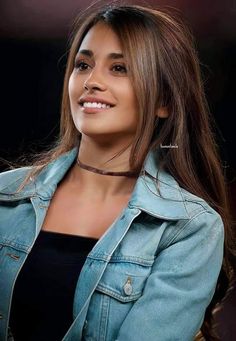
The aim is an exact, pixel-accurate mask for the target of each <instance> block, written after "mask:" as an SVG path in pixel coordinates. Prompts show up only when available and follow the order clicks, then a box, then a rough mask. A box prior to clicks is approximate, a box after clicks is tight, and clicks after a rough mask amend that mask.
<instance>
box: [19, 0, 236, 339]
mask: <svg viewBox="0 0 236 341" xmlns="http://www.w3.org/2000/svg"><path fill="white" fill-rule="evenodd" d="M99 22H102V23H104V24H106V25H108V26H109V27H110V28H111V29H112V30H113V31H114V32H115V33H116V34H117V36H118V38H119V39H120V42H121V46H122V49H123V51H122V52H123V54H124V57H125V59H126V61H127V63H128V70H129V77H130V78H131V80H132V84H133V87H134V91H135V94H136V98H137V104H138V110H139V112H138V114H139V118H138V127H137V131H136V135H135V137H134V142H133V145H132V149H131V155H130V169H132V170H136V171H140V170H141V169H142V166H143V162H144V160H145V158H146V156H147V153H148V152H149V150H150V149H158V153H159V161H160V165H159V166H160V168H161V167H162V168H164V169H165V170H166V171H167V172H169V173H170V174H171V175H172V176H173V177H174V178H175V179H176V180H177V182H178V183H179V185H180V186H181V187H183V188H184V189H186V190H188V191H189V192H191V193H193V194H195V195H197V196H199V197H201V198H203V199H205V200H206V202H208V203H209V205H211V206H212V207H213V208H214V209H215V210H216V211H217V212H219V214H220V215H221V217H222V220H223V222H224V227H225V253H224V262H223V266H222V270H221V273H220V276H219V279H218V284H217V288H216V292H215V295H214V297H213V299H212V301H211V303H210V305H209V306H208V308H207V310H206V314H205V320H204V323H203V325H202V328H201V332H202V335H203V336H204V337H205V339H206V340H218V338H217V336H214V328H213V317H214V316H213V312H214V310H215V307H216V306H217V307H218V306H219V302H221V301H222V299H223V297H224V296H225V294H226V291H227V288H228V287H229V282H230V280H231V277H232V266H231V257H232V254H233V249H234V247H233V232H232V231H233V230H232V223H231V216H230V211H229V202H228V194H227V187H226V184H225V179H224V175H223V168H222V165H221V161H220V157H219V150H218V146H217V144H216V142H215V137H214V130H213V128H214V120H213V117H212V116H211V114H210V112H209V109H208V105H207V101H206V98H205V94H204V89H203V82H202V78H201V72H200V66H199V59H198V56H197V52H196V50H195V43H194V38H193V35H192V33H191V31H190V29H189V27H188V25H187V24H186V23H185V21H184V20H183V19H182V18H181V16H180V15H179V12H178V11H176V10H173V9H171V10H170V9H166V8H156V7H155V8H151V7H149V6H139V5H133V4H131V5H124V4H118V3H116V2H115V3H109V4H108V5H107V4H106V5H102V6H99V5H98V4H93V5H91V6H90V7H89V8H87V9H86V10H85V11H83V12H82V13H80V14H79V16H78V19H77V20H76V22H75V25H74V30H73V36H72V40H71V46H70V52H69V56H68V62H67V68H66V73H65V79H64V89H63V97H62V107H61V126H60V127H61V128H60V137H59V138H58V140H57V142H56V144H55V146H54V147H53V148H51V149H50V151H49V152H47V153H44V154H42V155H41V157H40V158H38V161H37V162H36V163H35V164H34V165H35V167H33V170H32V172H31V173H30V174H29V176H28V177H27V179H29V177H30V176H31V177H32V176H36V175H37V174H38V173H39V172H40V171H41V170H42V169H43V168H44V167H45V166H46V165H47V164H48V163H49V162H51V161H52V160H54V159H56V158H57V157H58V156H60V155H61V154H63V153H65V152H67V151H69V150H70V149H72V148H73V147H75V146H77V145H78V142H79V140H80V133H79V132H78V130H77V129H76V127H75V125H74V122H73V119H72V115H71V109H70V102H69V95H68V82H69V78H70V75H71V73H72V72H73V69H74V62H75V56H76V54H77V52H78V49H79V47H80V45H81V42H82V40H83V38H84V37H85V35H86V34H87V32H88V31H89V29H90V28H91V27H93V26H94V25H96V24H97V23H99ZM161 107H165V108H166V109H167V110H168V113H169V116H168V117H167V118H158V117H157V115H156V112H157V110H158V108H161ZM170 144H172V145H175V146H178V148H161V145H170ZM27 179H26V181H27ZM24 184H25V182H24ZM197 339H198V340H201V339H202V336H200V335H199V336H198V338H197Z"/></svg>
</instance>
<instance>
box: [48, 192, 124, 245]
mask: <svg viewBox="0 0 236 341" xmlns="http://www.w3.org/2000/svg"><path fill="white" fill-rule="evenodd" d="M128 200H129V196H127V195H126V196H119V197H110V198H108V199H106V200H101V199H99V200H98V199H93V197H92V196H90V197H86V196H84V195H80V194H77V193H73V192H69V191H67V190H66V189H63V188H59V189H58V190H57V191H56V192H55V194H54V196H53V198H52V200H51V203H50V205H49V207H48V210H47V213H46V216H45V219H44V222H43V226H42V229H43V230H47V231H54V232H60V233H66V234H74V235H80V236H87V237H92V238H98V239H99V238H100V237H101V236H102V235H103V234H104V233H105V232H106V230H107V229H108V228H109V227H110V226H111V225H112V223H113V222H114V221H115V220H116V219H118V218H119V216H120V215H121V213H122V211H123V209H125V207H126V206H127V203H128Z"/></svg>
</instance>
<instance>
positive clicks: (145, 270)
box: [96, 263, 151, 302]
mask: <svg viewBox="0 0 236 341" xmlns="http://www.w3.org/2000/svg"><path fill="white" fill-rule="evenodd" d="M150 272H151V267H146V266H140V265H137V264H131V263H128V264H124V263H109V264H108V265H107V268H106V270H105V272H104V274H103V277H102V278H101V280H100V282H99V283H98V286H97V288H96V290H97V291H100V292H102V293H104V294H106V295H109V296H112V297H113V298H115V299H117V300H119V301H121V302H130V301H134V300H137V299H138V298H139V297H140V296H141V295H142V292H143V288H144V286H145V282H146V279H147V277H148V275H149V273H150Z"/></svg>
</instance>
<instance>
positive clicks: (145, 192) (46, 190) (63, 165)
mask: <svg viewBox="0 0 236 341" xmlns="http://www.w3.org/2000/svg"><path fill="white" fill-rule="evenodd" d="M77 154H78V148H77V147H75V148H73V149H72V150H70V151H69V152H67V153H65V154H63V155H62V156H60V157H59V158H57V159H56V160H54V161H53V162H51V163H49V164H48V165H47V166H46V167H45V168H44V169H43V171H42V172H41V173H40V174H39V175H38V176H37V178H36V179H35V181H33V180H32V181H31V182H30V183H29V184H28V185H27V186H25V188H24V189H23V190H22V191H21V192H19V193H14V192H15V191H16V190H17V188H18V186H19V185H20V183H21V181H22V179H23V178H24V176H25V175H26V173H27V172H28V171H29V170H30V168H21V169H16V170H12V171H10V172H7V173H5V176H6V179H5V181H4V183H5V184H6V183H7V184H8V185H7V186H6V185H5V187H4V183H3V184H1V179H0V200H4V201H13V200H21V199H26V198H29V197H34V196H38V197H40V198H41V199H42V200H50V199H51V198H52V196H53V193H54V191H55V190H56V187H57V185H58V183H59V182H60V181H61V180H62V178H63V177H64V175H65V174H66V172H67V171H68V169H69V168H70V167H71V165H72V164H73V163H74V161H75V158H76V156H77ZM144 170H145V172H142V173H141V175H140V176H139V177H138V179H137V182H136V184H135V187H134V190H133V193H132V195H131V198H130V201H129V204H128V205H129V207H130V208H132V207H135V208H138V209H141V210H142V211H145V212H146V213H148V214H150V215H152V216H154V217H158V218H165V219H170V220H171V219H173V220H175V219H188V218H189V216H188V213H187V210H186V207H185V202H184V199H183V196H182V192H181V188H180V187H179V185H178V183H177V182H176V180H175V179H174V178H173V177H172V176H171V175H170V174H168V173H167V172H165V171H164V170H159V171H158V153H157V151H153V150H152V151H150V152H149V153H148V155H147V157H146V160H145V162H144ZM157 172H158V174H157ZM157 175H158V180H159V186H158V187H159V191H158V190H157V182H156V180H154V179H153V178H156V177H157Z"/></svg>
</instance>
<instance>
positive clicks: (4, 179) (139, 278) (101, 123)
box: [0, 5, 231, 341]
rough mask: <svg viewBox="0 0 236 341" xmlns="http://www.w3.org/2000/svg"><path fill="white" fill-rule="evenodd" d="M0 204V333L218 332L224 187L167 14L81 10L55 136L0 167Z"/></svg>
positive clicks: (180, 37) (204, 113)
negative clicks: (29, 155) (37, 151)
mask: <svg viewBox="0 0 236 341" xmlns="http://www.w3.org/2000/svg"><path fill="white" fill-rule="evenodd" d="M0 202H1V205H0V213H1V220H0V231H1V240H0V243H1V249H0V256H1V260H2V265H1V273H2V276H1V279H0V289H1V297H2V298H1V302H0V311H1V317H2V318H1V320H0V338H1V340H6V339H7V335H8V336H9V335H10V334H11V333H12V335H13V337H14V340H15V341H18V340H24V341H25V340H31V341H32V340H34V341H35V340H50V341H52V340H62V339H63V340H64V341H69V340H71V341H72V340H99V341H101V340H106V341H113V340H119V341H123V340H142V341H145V340H146V341H150V340H161V341H165V340H181V341H183V340H186V341H187V340H188V341H189V340H192V339H193V338H194V337H195V335H196V334H197V333H198V332H199V330H200V329H201V331H202V335H204V336H205V339H206V340H216V339H217V338H216V337H215V336H213V328H212V311H213V308H215V305H216V303H217V302H219V300H220V299H221V298H222V297H223V296H224V294H225V290H226V288H225V283H227V278H229V277H230V273H229V270H230V265H229V264H230V263H229V257H228V255H229V253H230V252H231V251H230V243H229V241H230V240H231V234H230V233H231V232H230V222H229V212H228V208H227V207H228V206H227V195H226V189H225V185H224V178H223V175H222V170H221V166H220V161H219V157H218V153H217V148H216V145H215V142H214V138H213V133H212V130H211V126H210V118H209V113H208V110H207V105H206V100H205V97H204V92H203V88H202V82H201V77H200V71H199V64H198V59H197V56H196V52H195V50H194V46H193V38H192V36H191V33H190V31H189V30H188V29H187V27H186V26H185V25H184V23H183V21H182V20H181V19H180V18H178V16H177V15H174V14H170V13H169V12H168V11H166V10H160V9H150V8H147V7H141V6H135V5H111V6H109V5H108V6H105V7H101V8H98V7H97V6H96V5H93V6H91V7H90V8H89V9H87V10H86V11H85V12H84V13H83V14H80V16H79V19H78V21H77V23H76V25H75V32H74V36H73V42H72V45H71V49H70V54H69V58H68V65H67V70H66V75H65V82H64V92H63V100H62V116H61V134H60V139H59V140H58V142H57V144H56V146H55V147H54V148H52V149H51V150H50V151H49V152H48V153H45V154H44V155H43V157H41V159H40V160H39V161H38V162H37V163H36V164H34V165H33V166H32V167H30V168H28V167H25V168H19V169H15V170H13V171H8V172H5V173H3V174H2V175H1V178H0ZM224 235H225V239H224ZM224 240H225V242H224ZM223 248H224V249H225V253H224V256H223ZM223 257H224V267H222V260H223ZM221 269H222V270H221ZM220 270H221V276H220V277H219V279H218V276H219V273H220ZM216 288H217V290H216V292H215V289H216ZM214 292H215V295H214ZM213 295H214V298H213ZM8 328H10V329H9V330H8ZM198 334H199V338H200V337H201V336H200V334H201V333H198Z"/></svg>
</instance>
